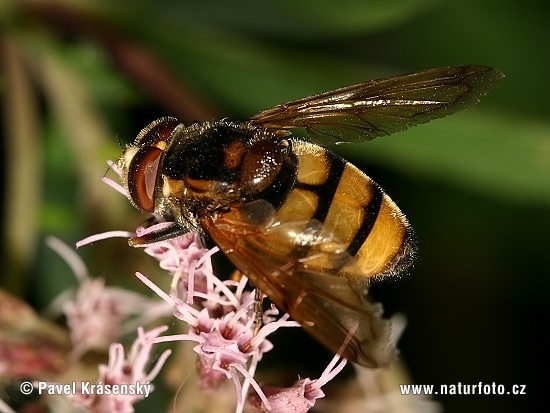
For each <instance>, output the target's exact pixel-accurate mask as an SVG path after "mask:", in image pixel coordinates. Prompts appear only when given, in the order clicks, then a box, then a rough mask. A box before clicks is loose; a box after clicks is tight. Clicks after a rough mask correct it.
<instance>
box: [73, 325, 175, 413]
mask: <svg viewBox="0 0 550 413" xmlns="http://www.w3.org/2000/svg"><path fill="white" fill-rule="evenodd" d="M167 329H168V327H166V326H160V327H157V328H154V329H153V330H151V331H149V332H147V333H145V332H144V330H143V328H141V327H140V328H138V337H137V338H136V340H135V341H134V343H133V344H132V347H131V349H130V352H129V354H128V355H125V353H124V347H123V346H122V344H120V343H113V344H111V346H110V347H109V361H108V363H107V364H101V365H100V366H99V378H98V380H97V383H96V385H99V386H105V387H104V388H106V387H107V386H110V388H111V389H113V388H115V386H119V387H118V388H119V389H120V388H123V387H122V386H124V385H127V386H128V387H126V388H127V389H129V391H128V392H127V394H113V393H114V392H112V393H111V394H105V393H104V394H98V393H97V390H95V394H84V392H82V390H84V389H80V390H81V392H82V393H81V394H78V395H75V396H72V397H71V400H72V401H73V403H74V405H75V406H78V407H81V408H85V409H87V410H89V411H92V412H94V413H132V412H133V411H134V404H135V403H137V402H139V401H140V400H142V399H143V398H145V397H148V396H149V394H150V392H151V391H153V390H154V386H153V385H152V384H151V382H152V381H153V380H154V379H155V377H156V376H157V375H158V374H159V372H160V370H161V369H162V367H163V366H164V363H165V362H166V359H167V358H168V357H169V356H170V354H171V350H166V351H164V352H163V353H162V354H161V355H160V356H159V357H158V359H157V361H156V363H155V364H154V365H153V367H152V368H150V369H148V366H149V364H151V361H152V346H153V340H154V339H155V338H156V337H157V336H158V335H159V334H161V333H162V332H164V331H166V330H167ZM130 386H134V387H133V388H132V387H130ZM89 389H91V387H90V388H89ZM89 389H86V391H89ZM130 389H132V390H130ZM132 393H134V394H132Z"/></svg>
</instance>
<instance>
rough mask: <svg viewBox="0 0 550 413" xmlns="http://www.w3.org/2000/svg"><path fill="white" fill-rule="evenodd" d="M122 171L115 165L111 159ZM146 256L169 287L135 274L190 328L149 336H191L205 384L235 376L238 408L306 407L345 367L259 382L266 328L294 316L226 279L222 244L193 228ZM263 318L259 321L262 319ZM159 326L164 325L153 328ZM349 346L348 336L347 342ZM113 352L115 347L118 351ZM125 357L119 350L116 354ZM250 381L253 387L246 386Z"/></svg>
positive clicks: (336, 363) (211, 386) (338, 362)
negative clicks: (282, 383)
mask: <svg viewBox="0 0 550 413" xmlns="http://www.w3.org/2000/svg"><path fill="white" fill-rule="evenodd" d="M110 165H111V167H112V168H113V170H115V172H117V173H119V172H120V171H118V170H117V169H116V166H115V165H114V164H110ZM104 181H105V182H106V183H107V184H108V185H109V186H111V187H113V188H115V189H116V190H117V191H119V192H121V193H122V194H124V195H127V194H126V191H125V189H124V188H123V187H121V186H120V185H119V184H118V183H116V182H114V181H112V180H110V179H108V178H104ZM164 225H170V223H160V224H156V225H153V226H152V227H149V228H147V229H144V228H138V229H137V231H136V235H138V236H141V235H143V234H146V233H148V232H150V231H154V230H158V229H159V228H161V227H162V226H164ZM133 235H134V234H130V233H128V232H124V231H111V232H107V233H103V234H97V235H94V236H91V237H88V238H86V239H84V240H82V241H80V242H79V243H77V246H82V245H85V244H88V243H91V242H94V241H98V240H100V239H105V238H110V237H129V236H133ZM144 250H145V252H146V253H147V254H148V255H151V256H152V257H154V258H155V259H157V260H158V261H159V265H160V267H161V268H162V269H164V270H166V271H167V272H168V273H169V274H170V276H171V277H172V280H171V284H170V291H169V292H165V291H163V290H162V289H161V288H160V287H159V286H157V285H156V284H155V283H153V282H152V281H151V280H150V279H149V278H147V277H146V276H145V275H143V274H141V273H139V272H138V273H136V276H137V277H138V279H139V280H141V281H142V282H143V283H144V284H145V285H147V286H148V287H149V288H150V289H151V290H152V291H154V292H155V293H156V294H157V295H158V296H159V297H160V298H162V300H163V301H164V302H165V303H167V304H168V305H169V306H170V308H171V309H172V313H173V315H174V316H175V317H176V318H178V319H179V320H181V321H183V322H184V323H185V324H186V325H187V326H188V331H187V333H184V334H176V335H168V336H157V335H155V336H154V337H153V336H151V337H150V338H149V339H148V343H149V344H152V343H161V342H170V341H192V342H194V343H196V345H195V347H194V351H195V352H196V353H197V356H198V358H197V373H198V378H199V386H200V387H201V389H203V390H216V389H217V388H219V386H220V385H221V384H222V383H223V382H225V381H226V380H228V379H229V380H232V382H233V384H234V386H235V390H236V393H237V407H236V412H237V413H239V412H242V410H243V408H244V405H245V402H246V401H247V400H248V401H249V402H250V406H252V407H255V408H256V409H258V410H261V411H271V412H306V411H308V410H309V409H310V408H311V407H312V406H313V405H314V404H315V400H316V399H318V398H321V397H324V393H323V392H322V390H321V387H322V386H323V385H325V384H326V383H327V382H328V381H329V380H331V379H332V378H333V377H335V376H336V375H337V374H338V373H339V372H340V371H341V370H342V369H343V368H344V366H345V364H346V360H345V359H340V357H339V356H338V355H336V356H335V357H334V359H333V360H332V362H331V363H330V364H329V366H328V367H327V369H326V370H325V372H323V374H322V375H321V377H320V378H319V379H316V380H310V379H303V380H299V381H298V382H297V383H296V384H295V385H294V386H291V387H289V388H277V387H270V386H261V385H260V384H259V383H258V382H257V381H256V380H255V379H254V374H255V371H256V368H257V365H258V363H259V361H260V360H261V359H262V357H263V354H264V353H266V352H268V351H270V350H271V349H272V348H273V345H272V344H271V342H270V341H269V340H268V339H267V337H268V335H269V334H271V333H273V332H275V331H276V330H278V329H279V328H281V327H299V326H300V325H299V323H297V322H295V321H290V320H289V315H288V314H284V315H282V316H279V312H278V310H277V309H276V308H275V307H274V306H272V307H271V308H270V309H268V310H266V311H263V312H262V313H261V314H258V310H257V305H256V303H257V299H258V298H257V296H258V297H260V296H261V294H259V293H257V292H256V291H246V290H245V287H246V284H247V282H248V279H247V277H246V276H244V275H243V276H242V277H241V278H240V281H234V280H226V281H221V280H220V279H219V278H217V277H216V276H215V275H214V273H213V269H212V263H211V259H210V258H211V256H212V255H213V254H215V253H216V252H217V251H219V249H218V248H217V247H215V248H212V249H211V250H208V249H205V248H204V247H203V246H202V245H201V242H200V239H199V236H198V235H197V234H194V233H189V234H186V235H184V236H182V237H178V238H174V239H171V240H168V241H163V242H160V243H156V244H153V245H147V246H145V248H144ZM258 318H260V319H261V323H258V322H257V319H258ZM154 331H155V332H156V333H158V332H159V331H160V330H158V329H156V330H154ZM344 345H345V343H344ZM113 351H114V350H113ZM119 358H120V357H119ZM250 386H252V387H253V389H254V392H249V388H250Z"/></svg>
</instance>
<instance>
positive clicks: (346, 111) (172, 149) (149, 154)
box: [119, 65, 502, 367]
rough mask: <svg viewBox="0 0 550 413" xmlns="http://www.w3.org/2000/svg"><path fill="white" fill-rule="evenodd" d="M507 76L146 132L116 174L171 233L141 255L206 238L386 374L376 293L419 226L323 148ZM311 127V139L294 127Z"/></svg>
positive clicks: (346, 91)
mask: <svg viewBox="0 0 550 413" xmlns="http://www.w3.org/2000/svg"><path fill="white" fill-rule="evenodd" d="M501 77H502V74H501V73H500V72H498V71H497V70H494V69H492V68H489V67H484V66H475V65H464V66H452V67H444V68H438V69H429V70H424V71H420V72H416V73H411V74H406V75H402V76H395V77H388V78H384V79H379V80H372V81H369V82H366V83H360V84H356V85H352V86H348V87H344V88H341V89H337V90H333V91H330V92H326V93H322V94H319V95H316V96H311V97H306V98H303V99H299V100H296V101H293V102H289V103H284V104H282V105H279V106H275V107H274V108H272V109H268V110H265V111H263V112H260V113H258V114H257V115H255V116H253V117H252V118H250V119H249V120H247V121H243V122H232V121H228V120H220V121H214V122H195V123H193V124H191V125H187V126H186V125H184V124H182V123H180V122H179V121H178V120H177V119H175V118H171V117H164V118H161V119H158V120H156V121H154V122H152V123H151V124H149V125H148V126H147V127H145V128H144V129H143V130H142V131H141V132H140V133H139V135H138V136H137V138H136V140H135V142H134V144H133V145H131V146H129V147H128V148H127V149H126V150H125V151H124V154H123V155H122V157H121V159H120V161H119V166H120V167H121V169H122V170H123V175H122V180H123V183H124V185H125V187H126V189H127V190H128V193H129V197H130V200H131V201H132V203H133V204H134V206H135V207H136V208H138V209H139V210H141V211H142V212H145V213H155V214H158V215H161V216H164V217H165V218H167V219H168V220H170V221H173V222H174V224H173V225H172V226H169V227H167V228H164V229H161V230H158V231H156V232H150V233H148V234H146V235H143V236H141V237H135V238H133V239H131V240H130V244H131V245H143V244H149V243H153V242H158V241H162V240H166V239H170V238H173V237H176V236H179V235H182V234H184V233H186V232H188V231H197V232H199V233H201V234H203V235H205V236H208V237H209V238H211V239H212V240H213V241H214V243H216V244H217V245H218V246H219V247H220V249H221V250H222V251H223V253H224V254H225V255H226V256H227V257H228V258H229V260H230V261H231V262H232V263H233V264H234V265H235V266H236V267H237V269H238V270H240V271H241V272H242V273H244V274H246V275H247V276H248V277H249V278H250V280H251V281H252V282H253V283H254V284H255V285H256V287H258V288H259V289H260V290H261V291H262V292H263V293H264V294H266V295H267V296H268V297H269V298H270V299H271V301H273V302H274V303H275V304H276V305H277V306H278V307H279V308H280V309H282V310H284V311H287V312H289V313H290V315H291V316H292V317H293V318H294V319H295V320H297V321H299V322H300V323H301V324H302V325H303V326H304V328H305V329H306V330H307V331H308V332H309V333H310V334H311V335H312V336H313V337H315V338H316V339H317V340H318V341H320V342H321V343H322V344H324V345H325V346H326V347H328V348H329V349H330V350H332V351H333V352H336V351H338V348H339V346H340V345H341V343H342V342H343V341H344V340H345V338H346V337H347V336H348V335H349V334H350V331H352V330H353V329H354V328H355V331H354V332H353V333H352V336H351V340H350V341H349V344H348V345H347V346H346V347H345V349H344V350H343V351H342V356H343V357H346V358H347V359H349V360H350V361H353V362H357V363H359V364H362V365H365V366H371V367H372V366H379V365H383V364H385V363H387V362H388V361H389V360H390V359H391V357H392V354H393V350H392V349H388V347H389V340H388V335H389V327H388V322H387V321H383V320H382V319H381V317H380V314H379V312H380V311H379V310H378V308H377V307H375V306H373V305H372V304H370V303H369V302H368V301H367V299H366V297H365V294H366V291H367V288H368V285H369V282H370V281H371V280H374V279H380V278H384V277H388V276H394V275H397V274H399V273H402V272H403V271H405V270H406V269H407V268H408V267H410V265H411V264H412V262H413V258H414V255H415V249H414V242H413V234H412V229H411V227H410V225H409V223H408V222H407V219H406V218H405V216H404V215H403V213H401V211H400V210H399V208H398V207H397V205H395V203H394V202H393V201H392V200H391V199H390V197H389V196H388V195H386V193H385V192H384V191H383V190H382V188H381V187H380V186H379V185H378V184H376V183H375V182H374V181H373V180H372V179H370V178H369V177H368V176H367V175H365V174H364V173H363V172H361V171H360V170H359V169H357V168H356V167H355V166H353V165H352V164H351V163H349V162H347V161H345V160H344V159H342V158H341V157H340V156H338V155H336V154H335V153H333V152H332V151H330V150H328V149H327V148H325V147H323V146H320V145H326V144H331V143H339V142H362V141H368V140H371V139H373V138H375V137H377V136H380V135H389V134H391V133H394V132H399V131H402V130H404V129H406V128H408V127H410V126H414V125H417V124H421V123H425V122H428V121H430V120H432V119H435V118H440V117H443V116H446V115H449V114H451V113H454V112H456V111H458V110H461V109H463V108H465V107H467V106H469V105H472V104H474V103H476V102H477V101H478V100H479V98H480V97H481V96H483V95H484V94H486V93H487V91H488V90H489V89H491V88H492V87H493V86H494V85H495V84H496V83H497V82H498V80H499V79H500V78H501ZM294 128H303V129H305V131H306V132H307V135H308V137H309V138H310V141H306V140H304V139H301V138H298V137H296V136H294V135H293V134H292V133H291V132H290V131H289V129H294Z"/></svg>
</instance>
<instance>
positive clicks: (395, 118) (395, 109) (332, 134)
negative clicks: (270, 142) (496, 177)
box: [250, 65, 503, 144]
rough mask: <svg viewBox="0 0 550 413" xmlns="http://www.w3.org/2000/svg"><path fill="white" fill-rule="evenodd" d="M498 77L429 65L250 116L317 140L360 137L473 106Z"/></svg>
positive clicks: (481, 69)
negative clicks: (415, 70) (414, 70)
mask: <svg viewBox="0 0 550 413" xmlns="http://www.w3.org/2000/svg"><path fill="white" fill-rule="evenodd" d="M502 77H503V75H502V73H500V72H499V71H497V70H495V69H493V68H490V67H486V66H475V65H464V66H450V67H443V68H438V69H428V70H424V71H420V72H415V73H410V74H406V75H401V76H393V77H387V78H384V79H377V80H371V81H369V82H366V83H359V84H356V85H352V86H347V87H344V88H341V89H336V90H333V91H330V92H326V93H322V94H320V95H316V96H310V97H306V98H303V99H299V100H296V101H293V102H289V103H284V104H282V105H278V106H275V107H274V108H272V109H268V110H265V111H263V112H260V113H258V114H257V115H255V116H254V117H252V119H251V120H250V121H251V122H252V123H253V124H256V125H259V126H262V127H264V128H270V129H289V128H305V130H306V131H307V133H308V135H309V137H310V138H311V140H312V141H314V142H316V143H321V144H330V143H339V142H362V141H366V140H371V139H374V138H375V137H377V136H381V135H389V134H391V133H395V132H399V131H402V130H405V129H407V128H409V127H411V126H415V125H419V124H421V123H426V122H429V121H430V120H432V119H436V118H441V117H443V116H447V115H449V114H451V113H454V112H457V111H459V110H461V109H464V108H465V107H467V106H470V105H473V104H475V103H477V102H478V101H479V99H480V97H481V96H483V95H485V94H486V93H487V92H488V91H489V90H490V89H491V88H493V87H494V86H495V85H496V84H497V83H498V81H499V80H500V79H501V78H502Z"/></svg>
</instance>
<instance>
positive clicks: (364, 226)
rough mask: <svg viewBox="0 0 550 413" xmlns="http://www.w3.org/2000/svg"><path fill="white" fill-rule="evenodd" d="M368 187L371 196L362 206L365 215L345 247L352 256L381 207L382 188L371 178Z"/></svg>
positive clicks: (368, 231) (371, 226)
mask: <svg viewBox="0 0 550 413" xmlns="http://www.w3.org/2000/svg"><path fill="white" fill-rule="evenodd" d="M369 189H370V193H371V197H370V200H369V203H368V204H367V205H365V207H364V212H365V215H364V216H363V221H362V222H361V225H360V226H359V228H358V229H357V232H356V233H355V235H354V237H353V239H352V240H351V242H350V243H349V245H348V248H347V251H348V253H349V254H350V255H351V256H352V257H353V256H355V254H357V252H358V251H359V249H360V248H361V246H362V245H363V244H364V243H365V241H366V239H367V237H368V236H369V234H370V232H371V231H372V228H373V227H374V224H375V222H376V219H377V218H378V214H379V213H380V208H381V207H382V200H383V199H384V193H383V192H382V189H381V188H380V187H379V186H378V184H376V183H375V182H373V181H372V180H371V181H370V188H369Z"/></svg>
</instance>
